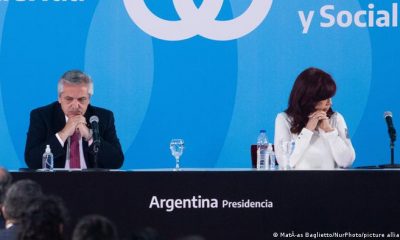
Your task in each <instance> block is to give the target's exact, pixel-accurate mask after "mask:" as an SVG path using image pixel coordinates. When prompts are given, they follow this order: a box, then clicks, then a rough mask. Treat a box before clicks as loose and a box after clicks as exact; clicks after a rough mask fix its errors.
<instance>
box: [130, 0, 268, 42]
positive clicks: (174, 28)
mask: <svg viewBox="0 0 400 240" xmlns="http://www.w3.org/2000/svg"><path fill="white" fill-rule="evenodd" d="M272 1H273V0H253V1H252V2H251V4H250V6H249V8H248V9H247V10H246V11H245V12H244V13H243V14H242V15H240V16H238V17H237V18H234V19H232V20H227V21H219V20H216V18H217V16H218V14H219V12H220V11H221V8H222V5H223V3H224V0H204V1H203V3H202V4H201V6H200V7H199V8H197V6H196V5H195V3H194V2H193V0H173V3H174V6H175V9H176V11H177V13H178V15H179V17H180V20H178V21H168V20H165V19H162V18H159V17H158V16H156V15H154V14H153V13H152V12H151V11H150V10H149V9H148V8H147V6H146V4H145V2H144V0H124V4H125V8H126V10H127V11H128V14H129V16H130V18H131V19H132V20H133V22H134V23H136V25H138V27H139V28H140V29H142V30H143V31H144V32H146V33H147V34H149V35H151V36H153V37H156V38H159V39H162V40H168V41H180V40H185V39H188V38H191V37H194V36H196V35H200V36H203V37H205V38H208V39H212V40H218V41H228V40H233V39H238V38H240V37H243V36H245V35H247V34H249V33H250V32H252V31H253V30H254V29H256V28H257V27H258V26H259V25H260V24H261V23H262V21H263V20H264V19H265V17H266V16H267V15H268V12H269V10H270V9H271V6H272Z"/></svg>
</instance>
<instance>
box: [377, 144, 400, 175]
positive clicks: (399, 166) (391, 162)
mask: <svg viewBox="0 0 400 240" xmlns="http://www.w3.org/2000/svg"><path fill="white" fill-rule="evenodd" d="M379 168H400V164H395V163H394V140H393V139H390V164H383V165H379Z"/></svg>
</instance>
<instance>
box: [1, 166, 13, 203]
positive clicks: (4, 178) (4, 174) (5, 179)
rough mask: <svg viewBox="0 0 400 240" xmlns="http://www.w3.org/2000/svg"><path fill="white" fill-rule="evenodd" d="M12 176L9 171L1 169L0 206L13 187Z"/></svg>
mask: <svg viewBox="0 0 400 240" xmlns="http://www.w3.org/2000/svg"><path fill="white" fill-rule="evenodd" d="M11 182H12V176H11V174H10V173H9V172H8V171H7V169H5V168H3V167H0V205H2V204H3V202H4V197H5V196H6V192H7V190H8V188H9V187H10V186H11Z"/></svg>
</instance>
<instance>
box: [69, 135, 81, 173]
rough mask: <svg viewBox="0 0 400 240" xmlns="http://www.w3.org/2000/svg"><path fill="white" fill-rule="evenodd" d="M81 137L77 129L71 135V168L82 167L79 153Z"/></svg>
mask: <svg viewBox="0 0 400 240" xmlns="http://www.w3.org/2000/svg"><path fill="white" fill-rule="evenodd" d="M80 138H81V134H80V133H79V132H78V131H76V132H75V133H74V134H72V136H71V146H70V147H71V148H70V161H69V167H70V168H81V160H80V155H79V140H80Z"/></svg>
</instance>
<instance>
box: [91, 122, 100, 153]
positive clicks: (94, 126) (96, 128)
mask: <svg viewBox="0 0 400 240" xmlns="http://www.w3.org/2000/svg"><path fill="white" fill-rule="evenodd" d="M89 122H90V125H91V126H92V131H93V135H92V137H93V144H94V145H93V149H94V151H95V152H98V151H99V146H100V134H99V118H98V117H97V116H96V115H93V116H91V117H90V119H89Z"/></svg>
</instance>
